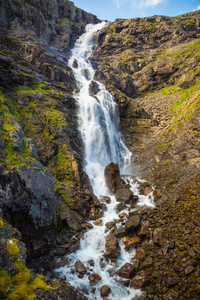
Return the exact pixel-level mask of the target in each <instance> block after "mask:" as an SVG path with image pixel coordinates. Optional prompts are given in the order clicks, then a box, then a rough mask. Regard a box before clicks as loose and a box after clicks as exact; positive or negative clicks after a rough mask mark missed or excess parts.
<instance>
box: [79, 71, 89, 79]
mask: <svg viewBox="0 0 200 300" xmlns="http://www.w3.org/2000/svg"><path fill="white" fill-rule="evenodd" d="M81 73H82V75H83V76H85V78H86V79H87V80H90V72H89V70H88V69H82V70H81Z"/></svg>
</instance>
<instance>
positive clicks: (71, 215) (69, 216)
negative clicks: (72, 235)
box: [59, 209, 82, 231]
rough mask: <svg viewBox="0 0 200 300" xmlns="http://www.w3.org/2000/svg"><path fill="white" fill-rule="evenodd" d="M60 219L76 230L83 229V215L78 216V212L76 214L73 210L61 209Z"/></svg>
mask: <svg viewBox="0 0 200 300" xmlns="http://www.w3.org/2000/svg"><path fill="white" fill-rule="evenodd" d="M59 216H60V220H61V221H65V222H66V224H67V225H68V226H69V227H70V228H71V229H72V230H74V231H81V229H82V228H81V225H80V223H81V222H80V221H81V219H80V218H81V217H80V216H79V217H78V214H76V213H75V212H74V211H73V210H71V209H68V210H65V211H61V212H60V213H59Z"/></svg>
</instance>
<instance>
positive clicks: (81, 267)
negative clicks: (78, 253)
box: [74, 260, 87, 275]
mask: <svg viewBox="0 0 200 300" xmlns="http://www.w3.org/2000/svg"><path fill="white" fill-rule="evenodd" d="M74 268H75V270H76V272H78V273H80V274H81V275H84V274H85V273H86V272H87V269H86V267H85V266H84V264H83V263H82V262H81V261H80V260H78V261H76V263H75V265H74Z"/></svg>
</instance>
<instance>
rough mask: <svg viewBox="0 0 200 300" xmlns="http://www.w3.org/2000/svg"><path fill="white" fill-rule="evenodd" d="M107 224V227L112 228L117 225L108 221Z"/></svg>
mask: <svg viewBox="0 0 200 300" xmlns="http://www.w3.org/2000/svg"><path fill="white" fill-rule="evenodd" d="M105 225H106V228H108V229H111V228H113V227H115V222H107V223H106V224H105Z"/></svg>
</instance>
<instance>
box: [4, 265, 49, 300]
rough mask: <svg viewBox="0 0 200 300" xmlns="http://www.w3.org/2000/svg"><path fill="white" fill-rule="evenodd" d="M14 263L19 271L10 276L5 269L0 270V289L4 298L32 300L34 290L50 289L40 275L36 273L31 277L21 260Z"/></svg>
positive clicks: (34, 296)
mask: <svg viewBox="0 0 200 300" xmlns="http://www.w3.org/2000/svg"><path fill="white" fill-rule="evenodd" d="M15 265H16V267H17V269H18V271H19V272H18V273H17V274H16V275H14V276H12V277H11V276H9V274H8V273H7V272H6V271H0V283H1V284H0V291H1V293H2V294H3V295H4V296H6V299H10V300H21V299H22V300H25V299H29V300H32V299H35V298H36V295H35V294H34V291H35V290H37V289H42V290H44V291H48V290H50V289H52V287H51V286H49V285H47V284H46V283H45V282H44V277H43V276H42V275H39V274H37V275H36V277H35V278H34V279H33V278H32V277H31V276H30V273H29V270H28V269H27V268H26V266H25V265H24V263H23V262H22V261H20V260H16V261H15Z"/></svg>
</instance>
